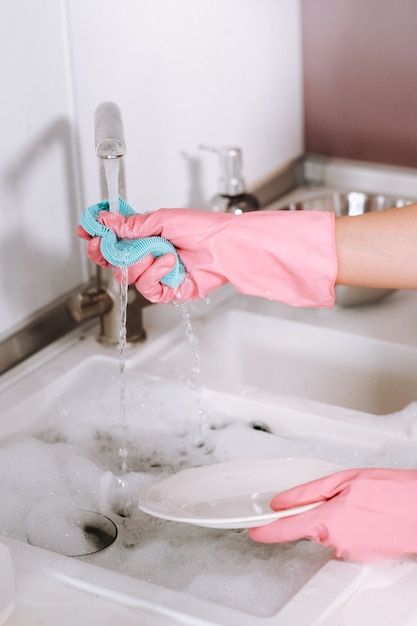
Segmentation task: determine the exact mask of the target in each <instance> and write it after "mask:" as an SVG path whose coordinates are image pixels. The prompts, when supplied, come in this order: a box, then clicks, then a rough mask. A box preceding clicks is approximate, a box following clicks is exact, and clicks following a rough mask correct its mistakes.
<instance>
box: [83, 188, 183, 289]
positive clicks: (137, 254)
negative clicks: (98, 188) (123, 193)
mask: <svg viewBox="0 0 417 626" xmlns="http://www.w3.org/2000/svg"><path fill="white" fill-rule="evenodd" d="M108 210H109V203H108V201H107V200H104V201H103V202H99V203H98V204H94V205H93V206H90V207H88V209H86V210H85V211H84V213H83V214H82V215H81V220H80V224H81V226H82V227H83V228H84V230H85V231H86V232H87V233H88V234H89V235H91V236H92V237H101V241H100V251H101V254H102V255H103V257H104V258H105V259H106V261H108V263H110V264H111V265H115V266H117V267H130V266H131V265H134V264H135V263H137V262H138V261H141V260H142V259H143V258H144V257H145V256H146V255H147V254H152V255H153V256H154V257H155V258H156V257H159V256H162V255H163V254H167V253H172V254H175V256H176V257H177V262H176V264H175V265H174V267H173V268H172V270H171V271H170V272H168V274H165V276H163V277H162V278H161V283H164V284H165V285H168V287H173V288H174V289H176V288H177V287H179V286H180V285H181V283H182V281H183V280H184V277H185V268H184V265H183V263H182V261H181V259H180V258H179V256H178V253H177V251H176V249H175V247H174V246H173V245H172V243H171V242H170V241H168V240H167V239H164V238H163V237H143V238H140V239H119V238H118V237H117V236H116V234H115V233H114V232H113V231H112V230H111V229H110V228H108V227H107V226H104V224H100V222H98V221H97V219H96V218H97V215H98V213H100V211H108ZM119 212H120V213H121V214H122V215H124V216H125V217H129V216H130V215H135V211H134V210H133V209H132V207H131V206H129V205H128V204H127V202H126V200H124V199H123V198H122V197H119Z"/></svg>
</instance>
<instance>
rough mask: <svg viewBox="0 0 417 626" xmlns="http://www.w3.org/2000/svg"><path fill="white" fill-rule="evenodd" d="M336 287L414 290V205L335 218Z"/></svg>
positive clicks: (416, 241) (416, 279) (416, 245)
mask: <svg viewBox="0 0 417 626" xmlns="http://www.w3.org/2000/svg"><path fill="white" fill-rule="evenodd" d="M335 228H336V249H337V258H338V273H337V279H336V283H337V284H339V285H355V286H363V287H384V288H393V289H417V204H412V205H409V206H405V207H401V208H395V209H388V210H386V211H385V210H384V211H377V212H374V213H365V214H364V215H358V216H354V217H353V216H346V217H338V218H336V227H335Z"/></svg>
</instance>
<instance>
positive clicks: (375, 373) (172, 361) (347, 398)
mask: <svg viewBox="0 0 417 626" xmlns="http://www.w3.org/2000/svg"><path fill="white" fill-rule="evenodd" d="M194 326H195V335H196V337H197V339H198V345H197V353H198V356H199V360H198V362H199V367H200V370H201V374H202V375H203V376H205V377H208V378H214V379H221V380H223V381H227V382H228V383H231V384H235V385H236V384H237V385H244V386H250V387H258V388H260V389H264V390H268V391H270V392H273V393H276V394H278V395H280V396H293V397H295V398H304V399H308V400H312V401H316V402H320V403H325V404H329V405H335V406H338V407H344V408H348V409H353V410H355V411H361V412H365V413H370V414H373V415H386V414H388V413H392V412H394V411H399V410H401V409H403V408H404V407H405V406H406V405H408V404H410V403H411V402H414V401H416V400H417V349H416V348H411V347H407V346H404V345H400V344H396V343H391V342H388V341H384V340H380V339H372V338H367V337H363V336H360V335H354V334H351V333H345V332H341V331H338V330H330V329H326V328H323V327H319V326H312V325H308V324H303V323H299V322H293V321H289V320H284V319H278V318H273V317H268V316H263V315H258V314H256V313H251V312H246V311H240V310H230V311H227V312H225V313H222V314H220V315H218V316H215V317H213V318H212V319H210V321H208V322H205V323H203V324H200V325H199V324H198V322H196V323H195V324H194ZM194 352H195V351H194ZM194 366H195V353H193V351H192V350H191V348H190V345H188V344H187V342H186V341H185V340H184V339H180V340H179V341H178V342H177V344H176V345H174V346H173V347H172V348H171V349H168V351H165V352H164V353H163V354H161V355H160V356H159V357H158V361H157V365H155V361H153V362H152V363H149V364H146V367H145V369H147V370H148V371H149V370H151V371H154V370H155V369H156V371H158V372H164V373H169V372H171V373H172V372H173V371H175V372H177V373H180V374H182V375H186V374H187V372H188V373H189V372H191V371H192V369H193V367H194Z"/></svg>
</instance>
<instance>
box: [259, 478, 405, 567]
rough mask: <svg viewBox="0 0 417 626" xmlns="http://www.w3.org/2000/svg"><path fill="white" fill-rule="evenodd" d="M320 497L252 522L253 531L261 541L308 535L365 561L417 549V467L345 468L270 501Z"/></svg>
mask: <svg viewBox="0 0 417 626" xmlns="http://www.w3.org/2000/svg"><path fill="white" fill-rule="evenodd" d="M322 500H324V501H325V502H324V504H321V505H319V506H318V507H316V508H314V509H310V510H309V511H307V512H305V513H300V514H298V515H294V516H292V517H287V518H283V519H280V520H278V521H276V522H272V523H271V524H268V525H266V526H261V527H259V528H252V529H250V531H249V536H250V537H251V538H252V539H254V540H255V541H260V542H262V543H283V542H286V541H295V540H298V539H302V538H308V539H312V540H313V541H316V542H318V543H320V544H322V545H324V546H328V547H333V548H334V549H335V555H336V556H338V557H342V556H343V557H346V558H348V559H351V560H353V561H359V562H363V563H365V562H375V561H380V560H382V559H395V558H399V557H401V556H404V555H406V554H411V553H416V552H417V470H399V469H375V468H367V469H353V470H344V471H342V472H337V473H335V474H332V475H330V476H326V477H325V478H320V479H318V480H314V481H312V482H310V483H306V484H304V485H300V486H298V487H294V488H293V489H289V490H288V491H285V492H282V493H280V494H278V495H277V496H275V498H274V499H273V500H272V502H271V507H272V508H273V509H274V510H275V511H280V510H283V509H289V508H292V507H295V506H301V505H304V504H309V503H311V502H318V501H322Z"/></svg>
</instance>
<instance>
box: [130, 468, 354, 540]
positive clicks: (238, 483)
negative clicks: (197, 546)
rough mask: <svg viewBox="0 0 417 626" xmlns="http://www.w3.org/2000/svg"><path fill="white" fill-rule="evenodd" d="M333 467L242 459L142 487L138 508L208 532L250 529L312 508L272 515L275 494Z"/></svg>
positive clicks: (173, 476)
mask: <svg viewBox="0 0 417 626" xmlns="http://www.w3.org/2000/svg"><path fill="white" fill-rule="evenodd" d="M341 469H344V468H342V467H340V466H338V465H335V464H333V463H330V462H328V461H322V460H320V459H314V458H299V459H297V458H290V459H266V460H265V459H244V460H239V461H229V462H227V463H215V464H213V465H205V466H203V467H196V468H191V469H186V470H182V471H180V472H178V473H176V474H173V475H172V476H169V477H168V478H163V479H161V480H158V481H157V482H155V483H153V484H152V485H150V486H148V487H145V488H144V489H143V490H142V491H141V493H140V496H139V508H140V509H141V510H142V511H145V513H149V514H150V515H154V516H156V517H160V518H162V519H166V520H171V521H176V522H186V523H188V524H195V525H197V526H207V527H209V528H254V527H255V526H263V525H264V524H268V523H269V522H273V521H274V520H277V519H279V518H281V517H288V516H290V515H296V514H297V513H303V512H304V511H308V510H309V509H311V508H313V507H316V506H318V505H319V504H322V502H314V503H312V504H307V505H305V506H299V507H296V508H293V509H286V510H285V511H273V510H272V509H271V507H270V502H271V500H272V498H273V497H274V496H275V495H277V493H279V492H281V491H285V490H286V489H290V488H291V487H295V486H296V485H300V484H302V483H306V482H309V481H310V480H315V479H316V478H321V477H323V476H328V475H329V474H333V473H335V472H337V471H339V470H341Z"/></svg>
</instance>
